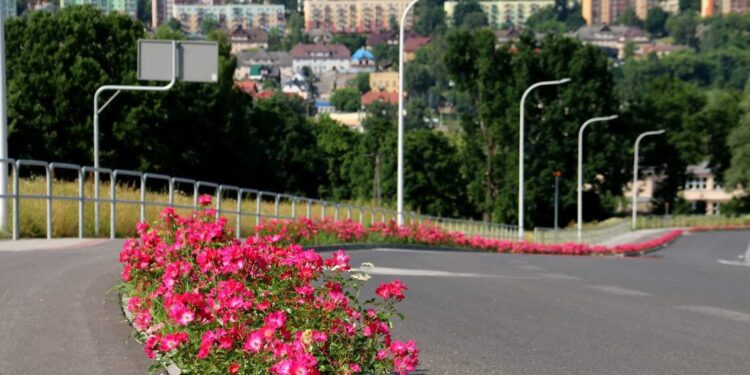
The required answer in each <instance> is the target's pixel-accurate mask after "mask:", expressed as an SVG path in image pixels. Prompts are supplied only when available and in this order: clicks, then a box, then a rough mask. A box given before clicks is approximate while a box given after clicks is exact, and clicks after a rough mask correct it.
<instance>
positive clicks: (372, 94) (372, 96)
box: [360, 91, 398, 107]
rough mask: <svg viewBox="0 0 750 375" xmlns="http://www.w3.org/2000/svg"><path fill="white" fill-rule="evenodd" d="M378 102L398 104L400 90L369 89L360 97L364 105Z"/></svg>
mask: <svg viewBox="0 0 750 375" xmlns="http://www.w3.org/2000/svg"><path fill="white" fill-rule="evenodd" d="M378 102H385V103H390V104H393V105H398V92H388V91H369V92H366V93H365V94H364V95H362V98H361V99H360V104H361V105H362V107H367V106H368V105H370V104H373V103H378Z"/></svg>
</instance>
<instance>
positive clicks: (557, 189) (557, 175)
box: [552, 171, 562, 234]
mask: <svg viewBox="0 0 750 375" xmlns="http://www.w3.org/2000/svg"><path fill="white" fill-rule="evenodd" d="M552 175H553V176H555V234H557V228H558V222H557V218H558V214H559V212H560V210H559V207H560V205H559V203H560V176H561V175H562V172H560V171H554V172H552Z"/></svg>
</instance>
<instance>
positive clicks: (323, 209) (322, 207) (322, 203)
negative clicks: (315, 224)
mask: <svg viewBox="0 0 750 375" xmlns="http://www.w3.org/2000/svg"><path fill="white" fill-rule="evenodd" d="M325 218H326V201H320V219H321V220H323V219H325Z"/></svg>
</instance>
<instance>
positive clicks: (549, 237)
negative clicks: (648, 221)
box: [533, 221, 630, 244]
mask: <svg viewBox="0 0 750 375" xmlns="http://www.w3.org/2000/svg"><path fill="white" fill-rule="evenodd" d="M629 231H630V222H628V221H623V222H621V223H617V224H614V225H609V226H606V227H600V228H594V229H586V228H584V230H583V232H582V233H581V240H580V241H579V240H578V231H577V230H576V229H554V228H544V227H536V228H534V239H533V241H534V242H539V243H545V244H551V243H568V242H582V243H587V244H600V243H602V242H604V241H606V240H608V239H610V238H612V237H614V236H617V235H620V234H623V233H627V232H629Z"/></svg>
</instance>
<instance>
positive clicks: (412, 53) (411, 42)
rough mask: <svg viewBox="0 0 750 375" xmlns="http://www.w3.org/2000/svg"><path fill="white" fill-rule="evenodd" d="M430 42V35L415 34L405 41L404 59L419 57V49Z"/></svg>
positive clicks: (411, 59)
mask: <svg viewBox="0 0 750 375" xmlns="http://www.w3.org/2000/svg"><path fill="white" fill-rule="evenodd" d="M429 43H430V37H427V36H415V37H411V38H409V39H406V40H405V41H404V61H413V60H414V59H415V58H416V57H417V50H418V49H419V48H421V47H422V46H426V45H427V44H429Z"/></svg>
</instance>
